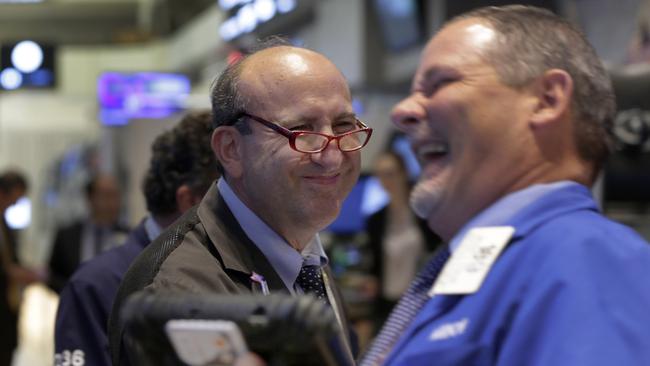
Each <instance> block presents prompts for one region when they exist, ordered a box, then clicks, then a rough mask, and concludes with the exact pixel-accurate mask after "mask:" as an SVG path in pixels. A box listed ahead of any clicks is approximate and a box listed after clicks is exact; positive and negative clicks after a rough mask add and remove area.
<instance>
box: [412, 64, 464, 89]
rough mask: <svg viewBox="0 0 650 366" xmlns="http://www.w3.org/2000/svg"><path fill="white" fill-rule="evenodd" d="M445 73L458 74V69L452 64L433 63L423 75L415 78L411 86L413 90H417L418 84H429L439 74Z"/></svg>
mask: <svg viewBox="0 0 650 366" xmlns="http://www.w3.org/2000/svg"><path fill="white" fill-rule="evenodd" d="M444 73H454V74H458V71H457V70H456V69H454V68H453V67H450V66H439V65H433V66H431V67H429V68H428V69H427V70H426V71H425V72H424V75H422V77H420V78H418V79H417V80H415V82H414V83H413V85H412V87H411V90H416V88H415V86H416V85H421V86H427V84H429V83H431V82H433V81H434V80H435V79H436V78H437V77H438V75H440V74H444Z"/></svg>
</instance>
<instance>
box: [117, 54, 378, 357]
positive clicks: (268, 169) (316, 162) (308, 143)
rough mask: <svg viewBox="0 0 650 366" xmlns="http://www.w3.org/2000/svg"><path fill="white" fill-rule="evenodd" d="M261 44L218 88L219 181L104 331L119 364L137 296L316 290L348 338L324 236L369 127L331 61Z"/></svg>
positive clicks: (136, 275)
mask: <svg viewBox="0 0 650 366" xmlns="http://www.w3.org/2000/svg"><path fill="white" fill-rule="evenodd" d="M262 47H264V48H263V49H261V50H258V51H257V52H254V53H252V54H250V55H248V56H247V57H245V58H243V59H242V60H241V61H239V62H237V63H235V64H232V65H229V66H228V67H227V68H226V70H225V71H224V72H223V73H222V74H221V75H220V76H219V78H218V80H217V81H216V82H215V84H214V87H213V88H212V113H213V119H214V124H213V127H214V132H213V134H212V149H213V151H214V152H215V154H216V156H217V160H218V162H219V167H220V168H219V169H221V171H222V177H221V178H220V179H219V181H218V182H217V183H216V184H214V185H213V186H212V187H210V189H209V190H208V192H207V194H206V196H205V197H204V198H203V200H202V201H201V203H200V204H199V205H198V208H196V209H192V210H190V211H188V212H187V213H186V214H185V215H184V216H183V217H182V218H181V219H179V220H178V221H177V222H176V223H175V224H174V225H172V226H171V227H170V228H169V229H168V230H166V231H165V232H164V233H163V234H162V235H161V236H160V237H159V238H158V239H156V240H155V241H154V242H153V243H152V244H151V245H149V246H148V247H147V248H146V249H145V250H144V251H143V252H142V254H141V255H140V256H139V257H138V258H137V259H136V260H135V262H134V264H133V266H132V267H131V269H130V270H129V271H128V272H127V274H126V275H125V277H124V280H123V282H122V284H121V285H120V290H119V292H118V295H117V298H116V301H115V305H114V307H113V310H112V313H111V319H110V324H109V340H110V347H111V353H112V355H113V363H114V364H126V363H127V362H128V358H127V356H126V355H125V352H124V348H123V347H122V336H123V330H124V328H123V324H121V323H120V322H119V321H118V319H119V318H118V316H119V314H120V310H121V308H122V306H123V304H124V301H125V299H126V298H127V297H128V296H129V295H130V294H132V293H134V292H137V291H140V290H146V291H151V292H169V291H176V292H178V293H179V294H182V293H184V292H185V293H187V292H190V293H194V294H209V293H220V294H241V293H244V294H245V293H260V294H266V293H269V292H279V293H286V294H292V295H295V294H302V293H312V294H314V295H315V297H317V298H318V299H321V300H322V301H325V302H327V303H328V304H329V305H331V307H332V309H333V311H334V313H335V314H336V316H337V320H338V323H339V325H340V326H341V329H343V332H344V334H348V329H349V328H348V324H347V317H346V315H345V312H344V308H343V303H342V299H341V296H340V293H339V291H338V288H337V287H336V285H335V284H334V280H333V277H332V273H331V270H330V268H329V266H328V258H327V256H326V255H325V252H324V250H323V248H322V245H321V242H320V237H319V235H318V232H319V231H320V230H322V229H324V228H325V227H326V226H327V225H329V224H330V223H331V222H332V221H334V219H335V218H336V216H337V215H338V214H339V212H340V209H341V205H342V203H343V200H344V199H345V197H346V196H347V195H348V194H349V193H350V191H351V190H352V188H353V186H354V184H355V183H356V181H357V179H358V177H359V172H360V159H361V153H360V149H361V148H363V147H364V146H365V145H366V143H367V142H368V140H369V138H370V135H371V131H372V130H371V129H369V128H367V126H366V125H364V124H363V123H362V122H361V121H359V120H358V119H357V118H356V116H355V114H354V111H353V109H352V97H351V95H350V90H349V88H348V85H347V82H346V80H345V78H344V77H343V75H342V74H341V72H340V71H339V70H338V69H337V68H336V66H334V64H332V62H331V61H330V60H328V59H327V58H325V57H324V56H323V55H321V54H319V53H316V52H314V51H311V50H307V49H304V48H299V47H293V46H290V45H288V44H286V43H277V42H275V43H273V44H268V43H267V44H264V45H263V46H262ZM347 353H350V352H349V350H348V352H347Z"/></svg>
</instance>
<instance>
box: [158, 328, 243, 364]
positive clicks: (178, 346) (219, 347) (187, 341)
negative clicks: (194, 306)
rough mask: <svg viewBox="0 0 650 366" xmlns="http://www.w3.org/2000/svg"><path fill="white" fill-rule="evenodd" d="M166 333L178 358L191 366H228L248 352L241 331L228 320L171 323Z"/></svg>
mask: <svg viewBox="0 0 650 366" xmlns="http://www.w3.org/2000/svg"><path fill="white" fill-rule="evenodd" d="M165 332H166V333H167V337H168V338H169V341H170V342H171V344H172V346H173V347H174V351H176V354H177V355H178V358H180V360H181V361H183V362H185V363H186V364H188V365H191V366H205V365H231V364H233V363H234V362H235V360H236V359H237V357H239V356H241V355H243V354H245V353H246V352H248V347H247V346H246V342H245V341H244V337H243V336H242V333H241V330H240V329H239V327H238V326H237V324H235V323H234V322H232V321H230V320H198V319H183V320H170V321H168V322H167V323H166V324H165Z"/></svg>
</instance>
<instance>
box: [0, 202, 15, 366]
mask: <svg viewBox="0 0 650 366" xmlns="http://www.w3.org/2000/svg"><path fill="white" fill-rule="evenodd" d="M3 245H7V246H8V249H9V250H8V251H7V250H3V249H4V248H2V247H1V246H3ZM4 253H11V258H3V257H2V256H3V255H4ZM5 261H7V262H9V261H10V262H13V263H18V258H17V256H16V238H15V236H14V232H13V231H12V230H11V229H10V228H9V226H8V225H7V223H6V222H5V219H4V215H3V212H2V211H0V366H9V365H10V364H11V360H12V357H13V353H14V349H15V348H16V346H17V345H18V313H17V312H16V310H15V309H12V306H11V304H10V301H9V297H8V290H9V277H8V276H7V274H6V271H7V269H6V268H5V266H4V263H5Z"/></svg>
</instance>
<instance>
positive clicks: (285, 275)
mask: <svg viewBox="0 0 650 366" xmlns="http://www.w3.org/2000/svg"><path fill="white" fill-rule="evenodd" d="M217 188H218V189H219V193H220V194H221V197H223V200H224V201H225V202H226V204H227V205H228V208H230V211H231V212H232V214H233V216H235V219H236V220H237V222H239V225H240V226H241V228H242V230H244V232H245V233H246V235H247V236H248V237H249V238H250V240H251V241H252V242H253V243H254V244H255V245H256V246H257V247H258V248H259V249H260V251H262V253H263V254H264V256H265V257H266V259H268V261H269V262H270V263H271V266H273V269H275V271H276V272H277V273H278V275H279V276H280V278H281V279H282V282H284V284H285V286H286V287H287V288H288V289H289V291H290V292H291V293H295V291H294V284H295V282H296V278H298V273H300V268H301V267H302V264H303V261H304V262H305V263H307V264H314V265H321V266H322V265H325V264H327V261H328V259H327V256H326V255H325V251H324V250H323V246H322V244H321V241H320V237H319V235H318V234H316V235H314V237H313V238H312V239H311V240H310V241H309V243H307V245H306V246H305V248H304V249H303V250H302V252H301V253H299V252H297V251H296V250H295V249H293V247H291V245H289V243H287V241H286V240H284V239H283V238H282V237H281V236H280V235H278V234H277V233H276V232H275V231H273V229H271V228H270V227H269V226H268V225H267V224H266V223H265V222H264V221H262V219H260V218H259V217H258V216H257V215H256V214H255V213H254V212H253V211H251V210H250V209H249V208H248V207H247V206H246V205H245V204H244V203H243V202H242V201H241V200H240V199H239V197H237V194H235V192H234V191H233V190H232V188H231V187H230V185H229V184H228V182H226V180H225V179H223V178H220V179H219V181H218V182H217Z"/></svg>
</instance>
